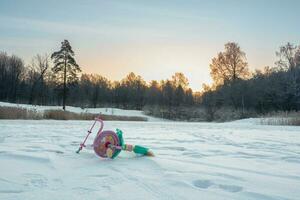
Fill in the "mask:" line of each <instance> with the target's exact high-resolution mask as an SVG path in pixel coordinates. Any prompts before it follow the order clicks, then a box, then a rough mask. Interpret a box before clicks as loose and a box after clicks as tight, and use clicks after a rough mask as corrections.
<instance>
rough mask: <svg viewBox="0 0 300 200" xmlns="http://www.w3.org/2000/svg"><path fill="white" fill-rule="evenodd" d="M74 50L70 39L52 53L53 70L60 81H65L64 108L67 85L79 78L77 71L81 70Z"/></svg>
mask: <svg viewBox="0 0 300 200" xmlns="http://www.w3.org/2000/svg"><path fill="white" fill-rule="evenodd" d="M74 55H75V54H74V52H73V50H72V47H71V45H70V43H69V41H68V40H64V41H63V42H62V43H61V48H60V50H59V51H56V52H54V53H53V54H52V55H51V59H53V60H54V61H53V62H54V66H53V68H52V71H53V72H54V73H55V75H56V77H57V78H58V80H59V79H60V80H59V81H61V80H62V83H63V109H64V110H65V106H66V99H67V85H69V84H72V83H74V82H76V81H77V80H78V77H77V73H78V72H81V69H80V67H79V65H78V64H77V63H76V61H75V59H74Z"/></svg>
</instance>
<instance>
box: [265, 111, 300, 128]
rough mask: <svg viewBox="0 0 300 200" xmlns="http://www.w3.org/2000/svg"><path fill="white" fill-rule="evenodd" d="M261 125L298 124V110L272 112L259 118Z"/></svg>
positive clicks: (299, 113) (299, 122) (299, 115)
mask: <svg viewBox="0 0 300 200" xmlns="http://www.w3.org/2000/svg"><path fill="white" fill-rule="evenodd" d="M260 123H261V124H263V125H279V126H300V112H273V113H269V114H267V115H265V116H263V118H262V119H261V122H260Z"/></svg>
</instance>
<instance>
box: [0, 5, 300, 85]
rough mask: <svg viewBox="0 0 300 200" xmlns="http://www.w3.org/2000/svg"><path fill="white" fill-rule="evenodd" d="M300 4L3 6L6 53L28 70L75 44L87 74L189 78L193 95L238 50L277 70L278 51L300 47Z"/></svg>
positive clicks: (1, 40)
mask: <svg viewBox="0 0 300 200" xmlns="http://www.w3.org/2000/svg"><path fill="white" fill-rule="evenodd" d="M299 6H300V1H297V0H286V1H282V0H265V1H261V0H251V1H250V0H245V1H237V0H226V1H220V0H210V1H206V0H203V1H202V0H197V1H195V0H186V1H182V0H163V1H162V0H151V1H142V0H114V1H107V0H86V1H82V0H61V1H59V4H58V3H57V1H44V2H43V3H42V4H41V3H40V2H39V1H38V0H27V1H22V0H15V1H0V24H1V26H0V47H1V48H0V51H5V52H7V53H8V54H16V55H18V56H20V57H21V58H23V59H24V60H25V61H26V62H27V64H28V62H29V61H30V60H31V58H32V57H33V56H35V55H36V54H38V53H39V54H44V53H48V54H51V53H52V52H53V51H57V50H58V49H59V48H60V42H61V41H63V40H64V39H68V40H69V41H70V43H71V45H72V47H73V49H74V51H75V53H76V57H75V58H76V60H77V62H78V63H79V64H80V66H81V67H82V69H83V71H84V72H87V73H99V74H101V75H103V76H106V77H107V78H109V79H111V80H120V79H122V78H123V77H125V76H126V75H127V74H128V73H129V72H134V73H136V74H139V75H141V76H142V77H143V78H144V79H145V80H146V81H150V80H152V79H155V80H161V79H167V78H171V76H172V75H173V74H174V73H175V72H183V73H184V74H185V75H186V76H187V78H188V79H189V82H190V86H191V88H192V89H193V90H200V89H201V87H202V84H203V83H207V84H209V83H211V78H210V75H209V63H210V61H211V59H212V58H213V57H214V56H216V55H217V53H218V52H220V51H223V49H224V44H225V43H227V42H229V41H233V42H237V43H239V45H240V46H241V48H242V50H243V51H245V52H246V54H247V58H248V62H249V68H250V69H251V70H254V69H255V68H263V67H264V66H267V65H268V66H274V62H275V60H276V57H275V51H276V50H278V49H279V47H280V46H281V45H284V44H286V43H287V42H291V43H294V44H297V45H298V44H299V43H300V39H299V32H300V26H297V24H299V11H298V8H299Z"/></svg>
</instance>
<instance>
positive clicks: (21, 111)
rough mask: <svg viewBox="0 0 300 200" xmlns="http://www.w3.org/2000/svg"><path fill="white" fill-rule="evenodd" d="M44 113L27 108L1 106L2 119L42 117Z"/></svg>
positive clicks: (0, 117) (0, 115)
mask: <svg viewBox="0 0 300 200" xmlns="http://www.w3.org/2000/svg"><path fill="white" fill-rule="evenodd" d="M42 118H43V114H41V113H39V112H37V111H34V110H27V109H26V108H18V107H4V106H0V119H42Z"/></svg>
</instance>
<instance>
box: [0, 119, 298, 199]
mask: <svg viewBox="0 0 300 200" xmlns="http://www.w3.org/2000/svg"><path fill="white" fill-rule="evenodd" d="M90 125H91V122H90V121H51V120H48V121H47V120H39V121H29V120H28V121H22V120H12V121H9V120H2V121H0V199H6V200H9V199H38V200H41V199H108V198H109V199H180V200H181V199H204V200H210V199H218V200H219V199H220V200H226V199H228V200H229V199H230V200H232V199H238V200H243V199H247V200H251V199H263V200H275V199H278V200H279V199H280V200H284V199H295V200H297V199H300V189H299V188H300V173H299V172H300V127H281V126H263V125H256V124H253V123H251V120H250V121H248V122H247V121H242V122H232V123H223V124H221V123H219V124H216V123H172V122H106V127H105V128H106V129H113V128H120V129H122V130H123V131H124V137H125V142H127V143H132V144H142V145H146V146H148V147H150V148H152V149H153V152H154V153H155V154H156V157H136V156H133V155H132V154H130V153H126V152H124V153H123V152H122V153H121V154H120V156H119V157H117V158H116V159H115V160H103V159H100V158H98V157H96V156H95V155H94V153H93V151H92V150H83V151H82V153H81V154H79V155H78V154H76V153H75V151H76V150H77V148H78V144H79V143H80V142H81V140H82V138H83V136H84V135H85V133H86V130H87V129H88V128H89V126H90Z"/></svg>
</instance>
